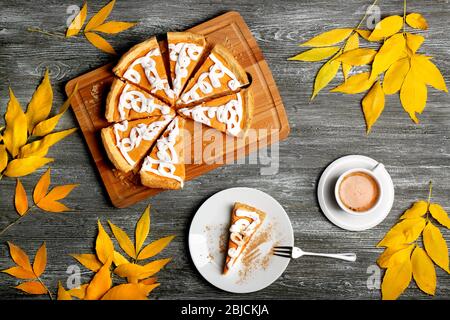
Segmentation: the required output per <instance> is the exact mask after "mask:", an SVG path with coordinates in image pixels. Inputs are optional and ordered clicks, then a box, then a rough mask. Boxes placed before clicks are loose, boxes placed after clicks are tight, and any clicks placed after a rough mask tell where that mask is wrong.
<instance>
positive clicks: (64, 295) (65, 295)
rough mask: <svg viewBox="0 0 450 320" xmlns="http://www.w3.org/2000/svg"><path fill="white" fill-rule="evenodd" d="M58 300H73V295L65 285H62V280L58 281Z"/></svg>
mask: <svg viewBox="0 0 450 320" xmlns="http://www.w3.org/2000/svg"><path fill="white" fill-rule="evenodd" d="M57 299H58V300H72V296H71V295H70V293H69V292H68V291H66V289H64V287H63V286H62V285H61V281H58V295H57Z"/></svg>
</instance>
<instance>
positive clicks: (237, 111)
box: [178, 93, 243, 136]
mask: <svg viewBox="0 0 450 320" xmlns="http://www.w3.org/2000/svg"><path fill="white" fill-rule="evenodd" d="M236 97H237V99H233V100H230V101H228V102H227V103H226V104H224V105H221V106H214V107H213V106H208V105H207V103H206V104H204V105H198V106H195V107H192V108H182V109H180V110H178V111H179V112H180V113H181V114H183V115H185V116H187V117H191V118H192V119H194V120H195V121H197V122H200V123H203V124H206V125H207V126H211V119H217V121H219V122H220V123H223V124H225V125H226V131H227V133H228V134H230V135H233V136H237V135H239V133H240V132H241V130H242V128H241V122H242V118H243V106H242V95H241V93H237V94H236Z"/></svg>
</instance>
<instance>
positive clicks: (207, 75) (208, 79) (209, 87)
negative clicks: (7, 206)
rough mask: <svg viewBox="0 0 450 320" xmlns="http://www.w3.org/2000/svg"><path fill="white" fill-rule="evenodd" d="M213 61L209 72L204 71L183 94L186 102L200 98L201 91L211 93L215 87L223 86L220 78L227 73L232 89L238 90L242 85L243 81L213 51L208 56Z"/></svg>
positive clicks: (229, 85)
mask: <svg viewBox="0 0 450 320" xmlns="http://www.w3.org/2000/svg"><path fill="white" fill-rule="evenodd" d="M208 59H211V60H212V62H213V65H212V66H211V67H210V68H209V70H208V72H204V73H202V74H201V75H200V76H199V78H198V80H197V83H196V84H194V85H193V86H192V88H191V89H190V90H189V91H187V92H185V93H184V94H182V96H181V101H182V102H183V103H185V104H189V103H192V102H194V101H197V100H200V99H201V95H200V93H199V91H200V92H201V93H203V94H210V93H212V92H213V90H214V88H220V87H221V86H222V84H221V82H220V80H221V79H222V78H223V77H224V76H225V75H227V76H228V77H229V78H230V80H229V81H228V83H227V86H228V88H229V89H230V90H232V91H236V90H237V89H238V88H239V87H241V83H240V82H239V80H238V79H237V78H236V76H235V74H234V73H233V72H231V70H230V69H228V68H227V67H226V66H225V65H224V64H223V63H222V62H221V61H220V60H219V59H218V58H217V57H216V56H215V55H214V54H213V53H211V54H210V55H209V57H208Z"/></svg>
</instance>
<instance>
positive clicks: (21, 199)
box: [14, 179, 28, 216]
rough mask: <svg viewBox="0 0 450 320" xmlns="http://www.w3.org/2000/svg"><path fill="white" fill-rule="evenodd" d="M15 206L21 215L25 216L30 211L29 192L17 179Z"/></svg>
mask: <svg viewBox="0 0 450 320" xmlns="http://www.w3.org/2000/svg"><path fill="white" fill-rule="evenodd" d="M14 206H15V207H16V211H17V213H18V214H19V215H21V216H23V215H24V214H25V213H26V212H27V211H28V198H27V193H26V192H25V188H24V187H23V185H22V182H20V180H19V179H17V182H16V191H15V194H14Z"/></svg>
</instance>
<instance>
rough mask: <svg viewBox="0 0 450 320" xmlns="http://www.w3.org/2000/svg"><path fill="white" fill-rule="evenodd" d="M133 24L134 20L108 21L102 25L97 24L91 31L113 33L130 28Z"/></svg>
mask: <svg viewBox="0 0 450 320" xmlns="http://www.w3.org/2000/svg"><path fill="white" fill-rule="evenodd" d="M135 25H136V23H135V22H122V21H108V22H106V23H104V24H102V25H99V26H98V27H95V28H93V29H92V31H97V32H103V33H108V34H115V33H119V32H122V31H125V30H127V29H130V28H132V27H134V26H135Z"/></svg>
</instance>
